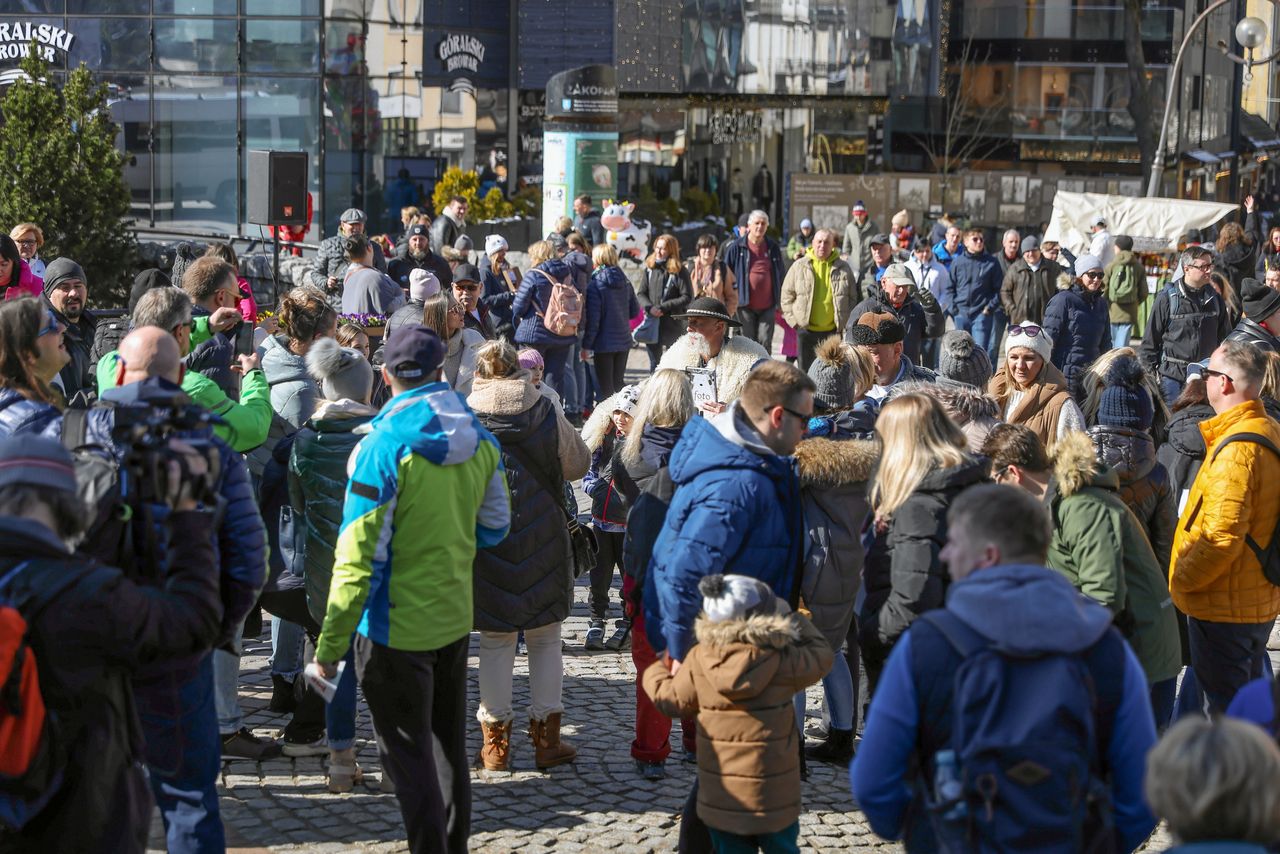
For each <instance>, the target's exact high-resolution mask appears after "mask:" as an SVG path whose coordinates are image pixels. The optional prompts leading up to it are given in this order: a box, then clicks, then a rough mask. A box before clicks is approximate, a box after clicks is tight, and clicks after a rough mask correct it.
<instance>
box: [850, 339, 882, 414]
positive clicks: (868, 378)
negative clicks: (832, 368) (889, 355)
mask: <svg viewBox="0 0 1280 854" xmlns="http://www.w3.org/2000/svg"><path fill="white" fill-rule="evenodd" d="M844 347H845V350H847V351H848V352H849V366H850V367H851V368H852V369H853V399H854V400H855V401H856V400H859V399H860V398H861V397H862V396H863V395H865V394H866V393H867V392H868V391H870V390H871V387H872V386H873V385H875V384H876V363H875V361H874V360H873V359H872V358H871V354H870V353H867V352H865V351H864V350H863V349H862V348H861V347H854V346H853V345H852V344H848V343H846V344H845V345H844Z"/></svg>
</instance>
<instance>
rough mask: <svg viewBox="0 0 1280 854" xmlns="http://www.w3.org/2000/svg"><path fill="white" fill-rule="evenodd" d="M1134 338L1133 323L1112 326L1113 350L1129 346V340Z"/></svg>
mask: <svg viewBox="0 0 1280 854" xmlns="http://www.w3.org/2000/svg"><path fill="white" fill-rule="evenodd" d="M1132 337H1133V324H1132V323H1113V324H1111V349H1112V350H1119V349H1120V348H1121V347H1128V346H1129V339H1130V338H1132Z"/></svg>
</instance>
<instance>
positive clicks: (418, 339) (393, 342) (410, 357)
mask: <svg viewBox="0 0 1280 854" xmlns="http://www.w3.org/2000/svg"><path fill="white" fill-rule="evenodd" d="M382 363H383V364H384V365H386V368H387V370H388V371H389V372H390V373H391V375H392V376H396V377H401V378H403V379H407V380H408V379H421V378H422V377H425V376H428V375H430V374H433V373H435V372H436V371H437V370H439V369H440V366H441V365H443V364H444V343H443V342H442V341H441V340H440V336H439V335H436V333H435V332H434V331H432V330H430V329H428V328H427V327H425V326H423V325H422V324H421V323H409V324H406V325H404V326H401V327H400V328H399V329H397V330H395V331H394V332H392V333H391V337H390V338H389V339H388V340H387V343H386V345H385V346H384V347H383V349H382Z"/></svg>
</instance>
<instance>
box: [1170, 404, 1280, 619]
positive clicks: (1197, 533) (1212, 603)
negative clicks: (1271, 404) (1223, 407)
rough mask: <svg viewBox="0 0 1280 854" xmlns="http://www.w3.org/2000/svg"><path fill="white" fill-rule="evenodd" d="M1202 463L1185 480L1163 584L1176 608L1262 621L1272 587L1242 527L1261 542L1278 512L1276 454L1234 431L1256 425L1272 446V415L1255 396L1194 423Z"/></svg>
mask: <svg viewBox="0 0 1280 854" xmlns="http://www.w3.org/2000/svg"><path fill="white" fill-rule="evenodd" d="M1200 433H1201V434H1202V435H1203V436H1204V446H1205V447H1206V448H1207V449H1208V453H1207V454H1205V462H1204V466H1202V467H1201V469H1200V473H1199V474H1198V475H1197V476H1196V480H1195V483H1194V484H1192V486H1191V494H1190V495H1188V496H1187V503H1186V506H1185V507H1184V508H1183V511H1182V518H1181V519H1179V520H1178V531H1177V533H1176V535H1175V536H1174V540H1173V559H1172V565H1171V566H1170V568H1169V587H1170V591H1171V592H1172V593H1173V601H1174V604H1176V605H1177V606H1178V608H1179V609H1180V610H1182V612H1183V613H1185V614H1187V615H1188V616H1191V617H1195V618H1196V619H1200V620H1206V621H1210V622H1215V623H1263V622H1267V621H1270V620H1274V619H1275V618H1276V615H1277V614H1280V587H1276V586H1275V585H1273V584H1272V583H1271V582H1269V581H1267V579H1266V578H1265V577H1264V576H1263V574H1262V567H1261V566H1260V565H1259V564H1258V560H1257V558H1256V557H1254V554H1253V551H1252V550H1251V549H1250V548H1249V547H1248V546H1247V545H1246V544H1245V535H1249V536H1252V537H1253V540H1254V542H1255V543H1257V544H1258V546H1259V547H1260V548H1266V547H1267V545H1268V544H1270V542H1271V536H1272V534H1273V533H1274V532H1275V527H1276V520H1277V517H1278V516H1280V458H1278V457H1276V455H1275V454H1273V453H1271V452H1270V451H1268V450H1267V449H1266V448H1264V447H1262V446H1261V445H1259V444H1257V443H1255V442H1248V441H1238V442H1232V443H1231V444H1230V445H1228V446H1227V447H1226V448H1224V449H1223V451H1222V453H1221V454H1220V455H1219V456H1218V458H1217V460H1214V459H1213V454H1214V451H1215V450H1217V448H1218V445H1220V444H1221V443H1222V441H1223V440H1224V439H1226V438H1227V437H1228V436H1231V435H1233V434H1236V433H1260V434H1262V435H1264V436H1266V437H1267V438H1268V439H1270V440H1271V441H1272V442H1273V443H1275V444H1276V445H1277V446H1280V423H1277V422H1276V421H1274V420H1273V419H1271V418H1269V417H1268V416H1267V414H1266V411H1265V410H1264V409H1263V407H1262V404H1261V403H1260V402H1258V401H1256V400H1255V401H1250V402H1248V403H1241V404H1239V405H1237V406H1233V407H1232V408H1231V409H1228V410H1227V411H1226V412H1224V413H1222V414H1221V415H1216V416H1214V417H1213V418H1210V419H1208V420H1207V421H1204V422H1203V423H1201V425H1200Z"/></svg>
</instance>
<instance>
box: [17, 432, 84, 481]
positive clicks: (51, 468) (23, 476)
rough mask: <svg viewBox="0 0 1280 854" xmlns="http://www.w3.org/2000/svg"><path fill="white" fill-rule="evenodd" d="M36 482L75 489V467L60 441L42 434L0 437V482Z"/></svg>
mask: <svg viewBox="0 0 1280 854" xmlns="http://www.w3.org/2000/svg"><path fill="white" fill-rule="evenodd" d="M17 485H25V486H39V487H43V488H45V489H56V490H58V491H60V492H69V493H71V494H73V495H74V494H75V492H76V470H75V467H74V465H73V464H72V462H71V454H70V452H68V451H67V449H66V448H64V447H62V443H61V442H59V441H56V440H54V439H46V438H44V437H43V436H21V437H15V436H10V437H9V438H7V439H0V486H17Z"/></svg>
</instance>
